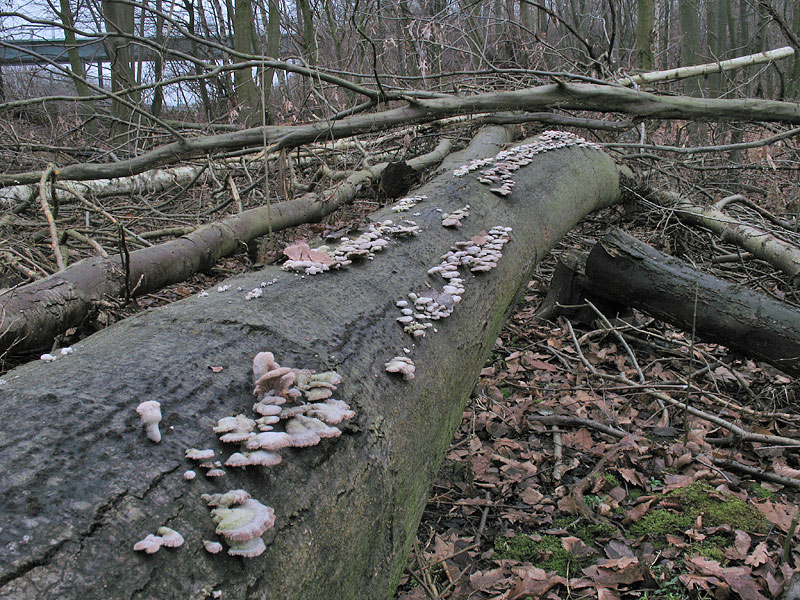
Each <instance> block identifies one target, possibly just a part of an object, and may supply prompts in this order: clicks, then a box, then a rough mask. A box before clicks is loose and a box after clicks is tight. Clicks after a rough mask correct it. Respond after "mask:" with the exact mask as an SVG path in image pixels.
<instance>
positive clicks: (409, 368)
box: [383, 356, 417, 381]
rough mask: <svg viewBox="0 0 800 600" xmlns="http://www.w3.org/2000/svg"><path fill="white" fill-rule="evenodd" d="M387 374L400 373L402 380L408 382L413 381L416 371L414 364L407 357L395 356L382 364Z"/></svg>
mask: <svg viewBox="0 0 800 600" xmlns="http://www.w3.org/2000/svg"><path fill="white" fill-rule="evenodd" d="M383 366H384V367H386V371H387V372H388V373H400V374H401V375H402V376H403V379H405V380H406V381H408V380H409V379H414V371H416V370H417V368H416V366H414V362H413V361H412V360H411V359H410V358H408V357H407V356H395V357H394V358H393V359H392V360H390V361H389V362H387V363H383Z"/></svg>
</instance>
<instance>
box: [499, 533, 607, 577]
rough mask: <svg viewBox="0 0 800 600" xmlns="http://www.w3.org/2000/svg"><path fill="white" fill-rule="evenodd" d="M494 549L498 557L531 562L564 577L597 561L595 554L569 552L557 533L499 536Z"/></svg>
mask: <svg viewBox="0 0 800 600" xmlns="http://www.w3.org/2000/svg"><path fill="white" fill-rule="evenodd" d="M539 538H541V539H539ZM494 550H495V558H497V559H510V560H518V561H520V562H526V563H531V564H533V565H534V566H536V567H539V568H540V569H544V570H545V571H547V572H550V571H556V572H557V573H558V574H559V575H561V576H562V577H572V576H574V575H575V574H576V573H580V571H581V569H583V568H584V567H588V566H589V565H591V564H592V563H594V561H595V556H584V557H580V556H576V555H575V554H573V553H571V552H567V551H566V550H565V549H564V546H563V545H562V544H561V538H560V537H558V536H555V535H542V536H536V537H535V538H534V537H532V536H529V535H525V534H519V535H517V536H515V537H498V538H497V539H495V541H494Z"/></svg>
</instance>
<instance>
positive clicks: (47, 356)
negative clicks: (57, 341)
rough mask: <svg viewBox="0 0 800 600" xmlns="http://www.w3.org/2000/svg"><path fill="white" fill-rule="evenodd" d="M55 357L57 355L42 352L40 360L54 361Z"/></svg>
mask: <svg viewBox="0 0 800 600" xmlns="http://www.w3.org/2000/svg"><path fill="white" fill-rule="evenodd" d="M55 359H56V357H55V356H53V355H52V354H42V355H41V356H40V357H39V360H43V361H44V362H53V361H54V360H55Z"/></svg>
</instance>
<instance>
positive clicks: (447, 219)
mask: <svg viewBox="0 0 800 600" xmlns="http://www.w3.org/2000/svg"><path fill="white" fill-rule="evenodd" d="M468 216H469V204H467V205H466V206H464V207H463V208H459V209H458V210H456V211H453V212H451V213H445V214H443V215H442V227H456V228H458V227H461V221H462V220H463V219H464V218H465V217H468Z"/></svg>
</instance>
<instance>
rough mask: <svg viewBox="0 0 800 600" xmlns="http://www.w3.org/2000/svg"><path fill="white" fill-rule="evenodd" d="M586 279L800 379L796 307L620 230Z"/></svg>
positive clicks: (598, 252) (596, 251) (600, 246)
mask: <svg viewBox="0 0 800 600" xmlns="http://www.w3.org/2000/svg"><path fill="white" fill-rule="evenodd" d="M586 276H587V277H588V278H589V279H590V280H591V281H592V282H593V283H594V285H595V289H605V290H607V294H606V293H604V295H609V296H613V299H615V300H616V301H619V302H622V303H625V304H627V305H629V306H633V307H636V308H639V309H641V310H644V311H646V312H648V313H649V314H651V315H653V316H654V317H658V318H659V319H662V320H665V321H668V322H670V323H674V324H676V325H679V326H680V327H682V328H683V329H685V330H686V331H692V328H693V326H694V328H695V331H696V333H697V335H699V336H701V337H702V338H704V339H706V340H712V341H716V342H719V343H721V344H724V345H726V346H728V347H729V348H732V349H734V350H736V351H738V352H740V353H742V354H743V355H745V356H750V357H753V358H756V359H758V360H762V361H764V362H768V363H770V364H771V365H773V366H775V367H777V368H779V369H781V370H782V371H784V372H785V373H787V374H789V375H792V376H795V377H797V376H798V375H800V311H798V310H796V309H794V308H792V307H791V306H788V305H786V304H783V303H781V302H778V301H777V300H773V299H772V298H769V297H768V296H765V295H763V294H758V293H756V292H753V291H751V290H749V289H747V288H745V287H744V286H741V285H738V284H733V283H729V282H727V281H724V280H722V279H719V278H717V277H714V276H713V275H708V274H704V273H701V272H700V271H698V270H697V269H694V268H692V267H690V266H689V265H687V264H686V263H684V262H682V261H680V260H678V259H677V258H674V257H671V256H667V255H666V254H663V253H661V252H659V251H658V250H656V249H655V248H652V247H651V246H648V245H647V244H645V243H643V242H641V241H639V240H637V239H636V238H634V237H632V236H630V235H628V234H627V233H625V232H623V231H620V230H616V231H614V232H612V233H609V234H608V235H606V236H605V237H604V238H603V239H602V240H600V241H599V242H598V243H597V244H596V245H595V247H594V248H593V249H592V251H591V253H590V254H589V258H588V259H587V261H586ZM693 324H694V325H693Z"/></svg>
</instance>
